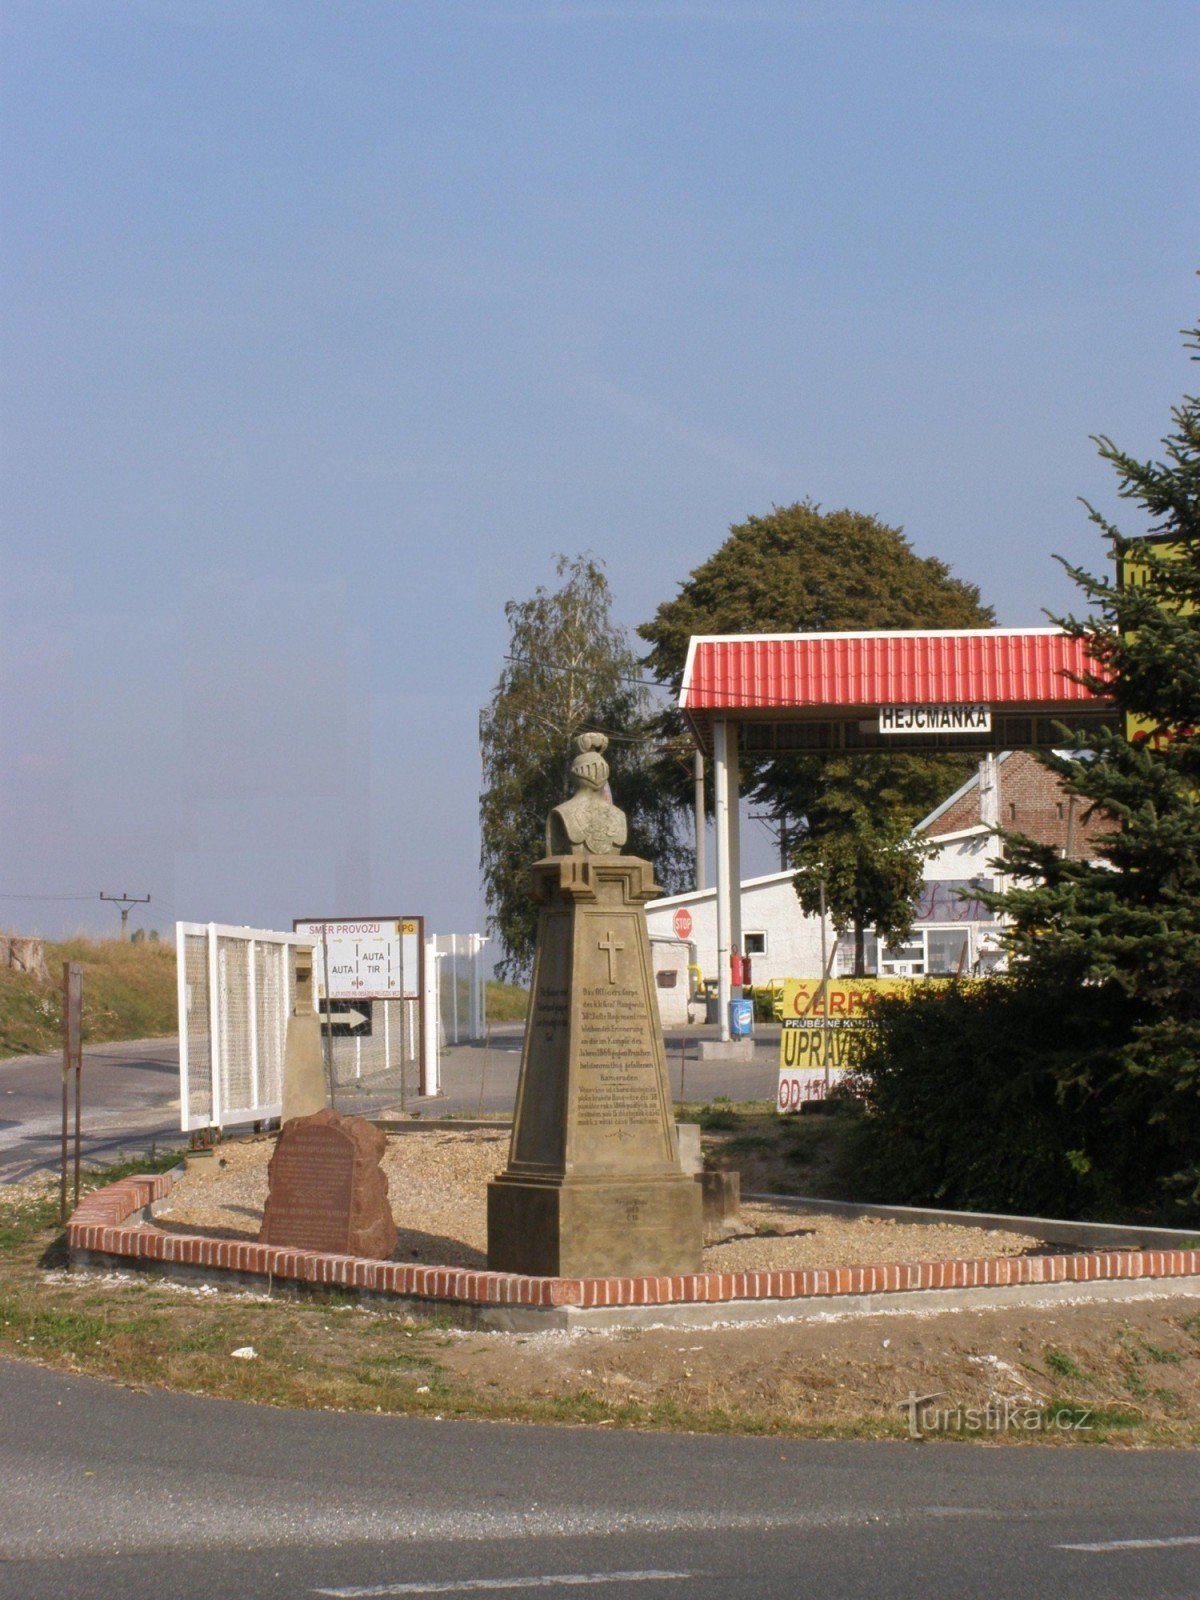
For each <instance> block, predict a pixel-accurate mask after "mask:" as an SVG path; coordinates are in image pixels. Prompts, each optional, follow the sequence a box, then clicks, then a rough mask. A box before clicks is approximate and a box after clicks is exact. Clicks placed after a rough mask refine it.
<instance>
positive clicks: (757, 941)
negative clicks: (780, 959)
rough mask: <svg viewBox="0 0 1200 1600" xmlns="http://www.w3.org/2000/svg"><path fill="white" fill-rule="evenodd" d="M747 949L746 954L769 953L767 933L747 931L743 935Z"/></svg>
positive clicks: (743, 952)
mask: <svg viewBox="0 0 1200 1600" xmlns="http://www.w3.org/2000/svg"><path fill="white" fill-rule="evenodd" d="M742 942H743V944H744V945H745V949H744V950H743V951H742V954H743V955H744V956H765V955H766V953H767V936H766V934H765V933H745V934H743V935H742Z"/></svg>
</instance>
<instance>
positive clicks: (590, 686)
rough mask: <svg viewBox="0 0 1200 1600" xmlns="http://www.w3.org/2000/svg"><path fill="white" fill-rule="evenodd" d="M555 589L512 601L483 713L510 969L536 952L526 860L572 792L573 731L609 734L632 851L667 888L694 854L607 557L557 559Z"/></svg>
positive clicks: (490, 864) (490, 875)
mask: <svg viewBox="0 0 1200 1600" xmlns="http://www.w3.org/2000/svg"><path fill="white" fill-rule="evenodd" d="M555 572H556V577H557V578H558V580H559V582H558V586H557V587H556V588H542V587H539V588H538V590H537V591H536V593H535V594H534V595H533V597H532V598H531V599H528V600H510V601H509V602H508V604H507V605H506V606H505V608H504V614H505V617H506V618H507V621H508V627H509V646H508V653H507V656H506V659H505V662H504V665H503V668H502V669H501V672H500V676H499V679H498V681H497V684H496V688H495V692H494V693H493V696H492V700H491V703H490V704H489V705H488V707H487V708H486V710H485V711H484V712H483V713H482V715H481V717H480V748H481V756H482V763H483V783H482V792H481V795H480V803H479V814H480V824H481V837H482V843H481V865H482V869H483V881H484V887H485V892H486V895H487V904H488V931H489V933H490V934H491V935H492V936H493V937H495V938H497V939H498V940H499V941H500V944H501V946H502V948H503V956H502V959H501V961H500V963H499V966H498V970H499V971H500V973H501V975H502V976H505V977H507V978H511V979H514V980H519V979H522V978H524V977H526V976H527V974H528V972H529V968H530V966H531V964H532V961H533V953H534V941H535V935H536V930H537V916H536V908H535V907H534V904H533V901H532V899H531V897H530V889H531V878H530V875H529V868H530V866H531V865H532V863H533V862H534V861H536V860H538V859H539V857H541V856H542V855H543V854H544V853H545V826H546V817H547V815H548V813H549V812H550V811H551V810H552V809H553V808H554V807H555V806H556V805H558V804H559V803H560V801H562V800H564V799H566V798H567V796H568V794H569V793H570V783H569V778H568V772H569V767H570V763H571V758H572V755H573V751H572V748H571V746H572V740H573V739H574V738H575V736H576V735H577V734H579V733H582V732H585V731H588V730H592V729H595V730H598V731H600V732H603V733H607V734H608V735H609V739H610V745H609V749H608V752H607V756H608V760H609V763H610V766H611V769H612V779H611V786H612V790H613V796H614V799H615V801H616V803H617V804H618V805H619V806H620V807H621V809H622V810H623V811H624V812H625V813H626V815H627V817H628V819H629V840H628V843H627V845H626V849H627V850H628V851H629V852H631V853H632V854H635V855H641V856H645V857H647V858H648V859H649V860H650V861H652V862H653V863H654V865H655V868H656V872H657V876H658V878H659V880H660V881H661V882H662V883H663V884H664V885H665V886H666V887H667V889H668V890H671V889H675V888H678V887H681V886H682V885H683V883H684V882H685V881H686V880H687V876H688V873H689V870H690V864H691V853H690V851H689V850H688V849H687V847H686V846H685V845H684V844H683V843H682V842H681V839H680V835H679V832H678V827H677V823H678V820H679V813H678V811H677V808H676V805H675V802H674V800H673V799H672V797H671V796H670V795H668V794H666V793H664V791H663V789H662V788H661V785H659V784H658V783H657V782H656V780H655V776H654V770H653V756H652V728H651V723H650V706H649V696H648V694H647V691H646V689H645V688H644V686H643V685H642V682H641V669H640V667H639V665H638V660H637V657H636V655H635V654H634V652H633V650H632V649H631V647H630V644H629V641H628V639H627V637H626V635H625V633H624V631H623V630H622V629H621V628H620V627H619V626H617V624H615V623H614V622H613V620H612V597H611V593H610V590H609V586H608V580H607V578H606V577H605V574H604V569H603V567H602V566H601V565H600V563H598V562H596V561H594V560H593V559H591V558H590V557H589V556H586V555H580V556H575V557H573V558H569V557H567V556H560V557H559V558H558V561H557V565H556V569H555Z"/></svg>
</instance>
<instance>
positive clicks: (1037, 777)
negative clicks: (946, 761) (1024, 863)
mask: <svg viewBox="0 0 1200 1600" xmlns="http://www.w3.org/2000/svg"><path fill="white" fill-rule="evenodd" d="M998 770H999V775H1000V826H1001V827H1002V828H1011V829H1012V830H1013V831H1015V832H1017V833H1024V834H1027V835H1028V836H1029V837H1030V838H1031V839H1036V840H1037V842H1038V843H1039V844H1050V845H1053V846H1054V847H1055V849H1057V850H1065V849H1066V845H1067V824H1068V816H1069V810H1070V803H1071V802H1070V798H1069V796H1068V795H1067V794H1066V793H1065V792H1064V790H1063V787H1062V784H1061V783H1060V782H1059V780H1058V778H1057V777H1056V775H1055V774H1054V773H1053V772H1049V771H1047V769H1046V768H1045V767H1043V766H1042V764H1041V763H1040V762H1039V761H1038V760H1037V758H1036V757H1035V756H1033V755H1031V754H1030V753H1029V751H1027V750H1014V751H1013V752H1012V753H1011V754H1010V755H1009V756H1008V757H1007V758H1006V759H1005V760H1004V761H1001V762H1000V763H999V767H998ZM978 822H979V784H978V782H976V783H974V784H973V785H972V786H971V788H970V789H968V790H967V792H966V794H964V795H962V796H960V797H959V799H957V800H956V801H955V802H954V804H953V805H952V806H950V808H949V809H948V810H946V811H944V812H943V813H942V815H941V816H940V817H938V818H937V820H936V821H935V822H932V823H931V824H930V825H929V827H928V828H927V829H926V832H927V833H928V835H929V836H930V837H931V838H938V837H940V836H941V835H942V834H946V833H957V832H959V831H960V830H961V829H963V828H973V827H975V826H976V825H977V823H978ZM1115 826H1116V824H1115V823H1113V822H1112V821H1111V820H1110V819H1109V818H1107V817H1102V816H1100V815H1099V813H1097V814H1096V815H1094V816H1091V817H1088V816H1087V813H1086V809H1085V807H1084V806H1083V805H1082V804H1081V803H1080V802H1078V801H1077V802H1076V815H1075V852H1074V853H1075V854H1076V855H1077V856H1090V855H1092V854H1094V846H1095V843H1096V841H1097V840H1099V839H1101V838H1102V837H1103V836H1104V835H1105V834H1106V833H1111V832H1113V830H1114V828H1115Z"/></svg>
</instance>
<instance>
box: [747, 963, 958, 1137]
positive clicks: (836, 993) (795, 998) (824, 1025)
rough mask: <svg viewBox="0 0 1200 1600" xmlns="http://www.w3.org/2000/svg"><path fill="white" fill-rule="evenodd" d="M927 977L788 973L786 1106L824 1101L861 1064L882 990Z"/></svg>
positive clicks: (782, 1063) (783, 1062)
mask: <svg viewBox="0 0 1200 1600" xmlns="http://www.w3.org/2000/svg"><path fill="white" fill-rule="evenodd" d="M928 981H929V980H928V979H926V978H830V979H829V981H828V983H827V984H826V985H825V987H824V993H822V987H821V980H820V978H787V979H786V980H785V981H784V985H783V1005H782V1010H781V1013H780V1015H781V1016H782V1019H783V1030H782V1032H781V1034H780V1037H779V1089H778V1097H777V1105H778V1109H779V1110H780V1111H797V1110H799V1108H800V1105H801V1104H802V1103H804V1102H805V1101H809V1100H821V1099H823V1098H824V1097H825V1094H826V1092H827V1091H828V1089H829V1088H830V1087H831V1086H832V1085H833V1084H834V1083H836V1082H837V1081H839V1080H840V1079H841V1078H842V1077H843V1076H844V1075H845V1074H846V1073H847V1072H850V1071H853V1070H854V1067H855V1066H856V1065H857V1056H858V1051H859V1046H860V1044H861V1042H862V1037H863V1032H862V1030H863V1029H865V1028H869V1027H871V1026H872V1023H871V1002H872V1000H873V999H874V998H875V997H876V996H877V995H884V994H900V993H902V992H903V991H904V990H905V989H910V988H911V987H912V985H913V984H914V983H927V982H928Z"/></svg>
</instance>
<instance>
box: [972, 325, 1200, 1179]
mask: <svg viewBox="0 0 1200 1600" xmlns="http://www.w3.org/2000/svg"><path fill="white" fill-rule="evenodd" d="M1188 342H1189V346H1190V347H1191V348H1192V349H1195V350H1200V330H1195V331H1193V333H1192V334H1191V335H1190V337H1189V340H1188ZM1193 359H1196V358H1195V357H1194V358H1193ZM1172 421H1173V431H1172V432H1171V434H1170V435H1169V436H1168V437H1167V438H1166V439H1165V440H1164V446H1165V455H1164V459H1163V460H1162V461H1140V460H1137V459H1136V458H1134V457H1133V456H1131V455H1129V454H1127V453H1126V452H1125V451H1122V450H1119V449H1118V448H1117V446H1116V445H1114V444H1113V442H1112V441H1111V440H1110V439H1108V438H1098V439H1097V440H1096V443H1097V445H1098V448H1099V450H1100V454H1101V456H1102V457H1103V458H1104V459H1105V460H1107V461H1109V462H1111V463H1112V466H1113V468H1114V470H1115V471H1116V474H1117V478H1118V482H1119V489H1120V494H1121V496H1122V497H1123V498H1124V499H1126V500H1131V501H1133V502H1135V503H1136V504H1138V505H1139V506H1141V507H1142V508H1143V510H1144V512H1145V513H1146V514H1147V516H1148V517H1149V519H1150V522H1151V524H1152V526H1151V532H1150V534H1149V535H1148V536H1146V537H1141V538H1131V537H1127V536H1125V535H1123V534H1122V533H1121V532H1120V531H1119V530H1118V528H1117V527H1116V526H1115V525H1114V524H1113V523H1112V522H1110V521H1109V520H1108V519H1107V518H1106V517H1104V516H1103V515H1101V513H1100V512H1099V511H1097V510H1095V509H1094V508H1093V507H1091V506H1089V507H1088V510H1089V513H1090V515H1091V518H1092V521H1093V522H1094V523H1095V524H1096V525H1097V526H1098V527H1099V529H1100V531H1101V533H1102V534H1103V536H1104V538H1105V539H1106V540H1107V541H1108V544H1109V548H1110V553H1111V556H1112V559H1113V564H1114V571H1113V574H1112V575H1111V576H1109V577H1103V578H1098V577H1093V576H1091V575H1089V574H1088V573H1087V572H1084V571H1082V570H1080V569H1078V568H1074V567H1068V569H1067V570H1068V571H1069V572H1070V573H1071V576H1072V577H1073V578H1074V580H1075V581H1076V583H1077V584H1079V586H1080V587H1081V588H1082V589H1083V591H1084V593H1085V594H1086V595H1087V597H1088V599H1089V601H1090V602H1091V606H1092V612H1091V614H1090V615H1088V616H1086V617H1084V618H1082V619H1080V618H1076V617H1068V618H1065V619H1062V626H1063V627H1064V628H1066V629H1067V631H1068V632H1070V633H1071V634H1073V635H1074V636H1076V637H1077V638H1081V639H1083V640H1084V641H1086V643H1087V646H1088V649H1089V653H1090V655H1091V657H1092V659H1093V660H1094V662H1095V663H1096V669H1095V671H1094V672H1093V673H1092V674H1091V675H1090V676H1089V678H1088V680H1087V681H1088V684H1089V686H1090V687H1091V688H1093V689H1094V690H1096V691H1098V692H1100V693H1104V694H1108V695H1110V696H1111V697H1112V698H1113V699H1114V700H1115V702H1116V705H1117V708H1118V712H1119V714H1120V726H1119V727H1117V728H1115V729H1113V730H1111V731H1109V732H1107V733H1102V734H1096V733H1089V734H1086V735H1084V734H1080V735H1077V736H1076V738H1075V740H1074V748H1073V749H1072V750H1071V751H1070V754H1069V755H1047V756H1046V757H1044V758H1043V759H1044V760H1045V762H1046V764H1047V765H1048V766H1050V767H1051V768H1052V769H1053V770H1054V771H1055V772H1057V773H1058V775H1059V776H1060V778H1061V779H1062V781H1063V784H1064V786H1065V787H1066V789H1067V791H1068V793H1069V794H1071V795H1074V796H1076V797H1077V799H1078V801H1079V802H1080V804H1081V806H1082V807H1084V808H1090V809H1093V810H1099V811H1100V812H1101V813H1103V814H1104V815H1106V816H1108V817H1110V818H1112V819H1113V821H1114V822H1115V823H1116V824H1117V826H1116V828H1115V830H1114V831H1113V832H1112V833H1111V834H1109V835H1108V836H1107V837H1106V838H1105V839H1104V841H1103V842H1102V843H1101V844H1100V845H1099V848H1098V857H1099V859H1098V860H1096V861H1079V860H1066V859H1064V858H1063V857H1061V856H1059V855H1058V854H1057V853H1056V852H1055V851H1054V850H1052V849H1050V848H1048V847H1045V846H1040V845H1036V844H1033V843H1032V842H1031V841H1029V840H1027V839H1022V838H1020V837H1014V838H1011V839H1009V841H1008V861H1009V864H1008V868H1007V870H1008V871H1009V872H1010V873H1013V874H1014V875H1016V876H1017V877H1018V884H1019V886H1018V887H1016V888H1014V889H1012V890H1011V891H1010V892H1009V893H1008V894H1007V895H1005V896H1003V897H1002V898H1001V899H1000V900H999V901H998V902H997V904H998V906H999V908H1000V909H1001V910H1002V911H1003V912H1004V913H1005V914H1006V915H1007V916H1008V917H1009V918H1011V919H1012V928H1011V933H1010V944H1011V948H1012V951H1013V955H1014V958H1015V962H1016V966H1017V970H1018V971H1019V972H1020V974H1021V976H1022V979H1023V981H1025V982H1027V983H1029V984H1031V985H1037V986H1038V987H1040V988H1041V989H1043V990H1044V991H1047V992H1057V993H1059V994H1061V996H1062V998H1063V1003H1064V1006H1068V1007H1069V1013H1070V1015H1072V1016H1074V1017H1075V1019H1076V1021H1077V1023H1078V1030H1077V1033H1076V1041H1077V1045H1078V1048H1077V1051H1076V1054H1075V1057H1074V1059H1073V1061H1071V1062H1070V1063H1069V1064H1067V1063H1060V1064H1059V1067H1058V1072H1059V1078H1060V1083H1061V1085H1062V1088H1063V1090H1064V1092H1069V1093H1070V1094H1072V1096H1074V1095H1077V1094H1078V1093H1080V1092H1082V1093H1084V1094H1085V1095H1097V1096H1100V1097H1101V1099H1102V1101H1103V1102H1104V1104H1105V1106H1106V1111H1107V1117H1108V1120H1109V1121H1110V1123H1111V1125H1112V1126H1113V1128H1114V1130H1115V1131H1116V1132H1117V1135H1118V1137H1117V1139H1116V1144H1117V1147H1118V1148H1120V1149H1123V1150H1125V1151H1126V1153H1127V1154H1128V1156H1129V1157H1130V1159H1131V1160H1132V1161H1134V1162H1135V1163H1136V1162H1137V1160H1138V1153H1137V1150H1136V1149H1130V1148H1129V1147H1128V1140H1129V1139H1130V1138H1131V1137H1132V1138H1133V1139H1135V1140H1136V1141H1138V1143H1139V1144H1140V1145H1142V1149H1143V1150H1144V1149H1145V1146H1144V1144H1142V1141H1143V1140H1144V1139H1145V1137H1146V1133H1147V1129H1150V1130H1153V1135H1154V1138H1155V1140H1157V1139H1158V1137H1159V1136H1160V1135H1169V1134H1170V1133H1171V1130H1172V1129H1174V1134H1175V1135H1181V1136H1182V1137H1175V1136H1170V1137H1169V1139H1168V1142H1169V1143H1170V1144H1171V1145H1172V1146H1173V1147H1176V1148H1177V1152H1178V1155H1179V1158H1180V1165H1179V1167H1178V1168H1177V1169H1176V1170H1174V1171H1172V1172H1170V1173H1163V1174H1161V1177H1162V1178H1163V1180H1164V1181H1165V1182H1167V1183H1168V1185H1169V1186H1171V1187H1172V1188H1173V1189H1174V1190H1175V1191H1176V1192H1177V1193H1179V1194H1180V1195H1181V1196H1183V1197H1188V1196H1190V1198H1191V1199H1192V1200H1193V1201H1200V400H1198V399H1197V398H1196V397H1195V396H1185V397H1184V399H1183V401H1182V402H1181V404H1180V405H1178V406H1177V407H1175V409H1174V410H1173V412H1172ZM1189 1141H1190V1153H1189V1149H1188V1146H1189ZM1083 1159H1084V1160H1086V1161H1088V1162H1094V1161H1096V1160H1098V1159H1100V1153H1099V1152H1089V1153H1087V1154H1086V1155H1084V1156H1083Z"/></svg>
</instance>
